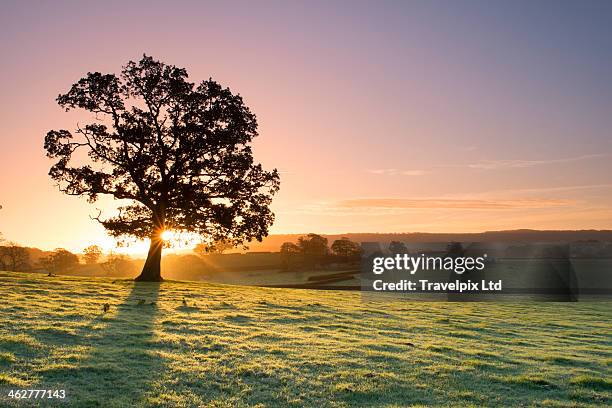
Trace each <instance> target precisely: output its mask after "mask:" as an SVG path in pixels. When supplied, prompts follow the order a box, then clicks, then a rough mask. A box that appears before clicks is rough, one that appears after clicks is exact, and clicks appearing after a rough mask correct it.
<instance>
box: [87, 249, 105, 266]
mask: <svg viewBox="0 0 612 408" xmlns="http://www.w3.org/2000/svg"><path fill="white" fill-rule="evenodd" d="M101 256H102V248H100V247H99V246H98V245H90V246H88V247H87V248H85V249H84V250H83V259H84V260H85V263H86V264H87V265H94V264H97V263H98V260H99V259H100V257H101Z"/></svg>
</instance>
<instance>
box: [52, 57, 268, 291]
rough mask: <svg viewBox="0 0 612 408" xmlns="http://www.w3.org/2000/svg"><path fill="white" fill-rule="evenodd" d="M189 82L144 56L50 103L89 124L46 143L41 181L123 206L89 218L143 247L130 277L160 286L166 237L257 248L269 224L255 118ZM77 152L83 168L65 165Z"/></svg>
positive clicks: (229, 97)
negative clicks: (186, 234) (189, 235)
mask: <svg viewBox="0 0 612 408" xmlns="http://www.w3.org/2000/svg"><path fill="white" fill-rule="evenodd" d="M187 78H188V76H187V71H186V70H185V69H183V68H177V67H175V66H172V65H166V64H164V63H162V62H159V61H156V60H154V59H153V58H151V57H148V56H146V55H145V56H143V58H142V59H141V60H140V61H138V62H133V61H130V62H128V63H127V65H126V66H125V67H123V70H122V71H121V74H120V75H119V76H116V75H114V74H101V73H99V72H94V73H88V74H87V76H86V77H84V78H82V79H80V80H79V81H78V82H77V83H75V84H74V85H72V87H71V89H70V90H69V91H68V92H67V93H65V94H63V95H59V97H58V98H57V101H58V103H59V105H60V106H62V107H63V108H65V109H66V110H69V109H72V108H81V109H85V110H87V111H89V112H92V113H93V114H94V116H95V121H94V122H93V123H90V124H87V125H84V126H77V129H76V131H75V134H74V135H73V134H72V133H71V132H69V131H67V130H52V131H50V132H48V133H47V136H46V138H45V149H46V151H47V156H48V157H50V158H54V159H57V162H56V163H55V165H53V167H51V170H50V171H49V175H50V176H51V177H52V178H53V179H54V180H55V181H57V182H58V184H59V187H60V190H61V191H63V192H64V193H66V194H69V195H78V196H86V197H87V198H88V199H89V201H90V202H94V201H96V199H97V198H98V196H99V195H101V194H106V195H111V196H113V197H114V198H115V199H120V200H129V201H130V203H129V204H127V205H123V206H121V207H120V208H119V214H118V215H116V216H114V217H111V218H106V219H101V218H100V217H101V216H100V214H99V215H98V216H97V217H96V219H97V220H98V221H99V222H101V223H102V225H103V226H104V227H105V228H106V230H107V231H108V232H109V233H110V234H111V235H113V236H115V237H119V236H125V235H130V236H134V237H137V238H149V239H150V240H151V243H150V247H149V252H148V256H147V260H146V262H145V264H144V267H143V269H142V272H141V274H140V275H139V276H138V277H137V278H136V279H137V280H144V281H160V280H162V278H161V271H160V260H161V252H162V246H163V242H162V239H161V234H162V233H163V231H164V230H167V229H173V230H178V231H190V232H195V233H197V234H200V235H203V236H205V237H206V238H207V240H209V241H218V240H226V241H228V242H230V243H231V244H232V245H235V246H237V245H244V243H245V242H247V241H250V240H252V239H257V240H259V241H260V240H261V239H262V238H263V237H265V236H266V235H267V234H268V228H269V226H270V225H271V224H272V222H273V220H274V214H273V213H272V212H271V211H270V209H269V205H270V203H271V201H272V196H273V195H274V194H275V193H276V192H277V191H278V188H279V177H278V172H277V171H276V170H273V171H270V172H268V171H264V170H263V168H262V166H261V165H260V164H256V163H254V160H253V154H252V150H251V148H250V146H249V145H248V144H249V142H251V140H252V139H253V138H254V137H256V136H257V121H256V118H255V115H254V114H253V113H251V111H250V110H249V109H248V108H247V107H246V106H245V105H244V103H243V100H242V98H241V97H240V95H234V94H232V92H231V91H230V90H229V89H228V88H222V87H221V86H220V85H219V84H218V83H217V82H215V81H213V80H212V79H209V80H207V81H203V82H201V83H200V84H199V85H195V84H194V83H191V82H189V81H188V80H187ZM80 150H85V151H86V152H87V155H88V157H89V163H88V164H85V165H81V166H79V167H71V166H70V162H71V159H72V158H73V155H74V153H75V152H77V151H80ZM81 158H82V156H79V160H81Z"/></svg>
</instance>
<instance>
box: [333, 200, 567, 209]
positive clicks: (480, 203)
mask: <svg viewBox="0 0 612 408" xmlns="http://www.w3.org/2000/svg"><path fill="white" fill-rule="evenodd" d="M571 203H572V202H571V201H569V200H554V199H545V198H537V199H508V200H498V199H455V198H417V199H412V198H410V199H408V198H357V199H350V200H342V201H339V202H338V203H337V204H336V205H337V206H338V207H340V208H345V209H365V208H370V209H396V210H397V209H402V210H403V209H413V208H418V209H436V208H444V209H466V210H471V209H473V210H508V209H524V208H548V207H558V206H564V205H568V204H571Z"/></svg>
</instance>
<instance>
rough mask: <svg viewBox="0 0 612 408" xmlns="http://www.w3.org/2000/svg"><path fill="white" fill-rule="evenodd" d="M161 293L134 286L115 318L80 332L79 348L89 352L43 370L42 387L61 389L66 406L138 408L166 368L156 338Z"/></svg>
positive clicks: (153, 287)
mask: <svg viewBox="0 0 612 408" xmlns="http://www.w3.org/2000/svg"><path fill="white" fill-rule="evenodd" d="M159 289H160V283H155V282H135V283H134V286H133V287H132V290H131V292H130V294H129V295H128V296H127V297H126V299H125V301H124V302H123V304H121V305H119V306H117V310H116V313H114V314H113V313H112V312H113V310H112V309H111V311H110V316H109V317H108V318H96V319H94V320H93V321H92V322H91V323H90V324H89V325H87V327H85V328H83V329H82V330H81V333H80V335H79V339H81V341H79V346H84V347H87V348H89V351H88V352H85V353H84V355H78V353H75V356H74V357H70V358H68V359H66V360H64V361H67V362H68V363H69V364H65V365H60V366H53V367H50V368H49V369H48V370H45V371H43V372H42V373H41V374H42V376H41V377H42V378H41V379H40V381H39V384H40V386H41V387H44V388H47V389H48V388H50V386H51V385H54V386H55V387H57V389H65V390H66V400H67V402H70V403H71V404H75V405H78V406H135V405H141V404H142V403H143V399H146V396H147V394H148V393H149V392H151V391H153V390H154V387H155V384H154V383H155V381H156V379H159V378H161V376H162V374H163V371H164V369H165V365H164V362H163V359H162V358H161V357H160V356H159V354H158V353H156V351H157V349H158V347H157V343H156V341H155V339H154V325H155V318H156V316H157V314H158V307H157V299H158V296H159ZM105 323H106V325H104V324H105ZM76 351H78V348H77V349H75V352H76ZM72 363H74V364H72Z"/></svg>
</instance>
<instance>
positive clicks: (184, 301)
mask: <svg viewBox="0 0 612 408" xmlns="http://www.w3.org/2000/svg"><path fill="white" fill-rule="evenodd" d="M183 306H187V301H186V300H185V298H183Z"/></svg>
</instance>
